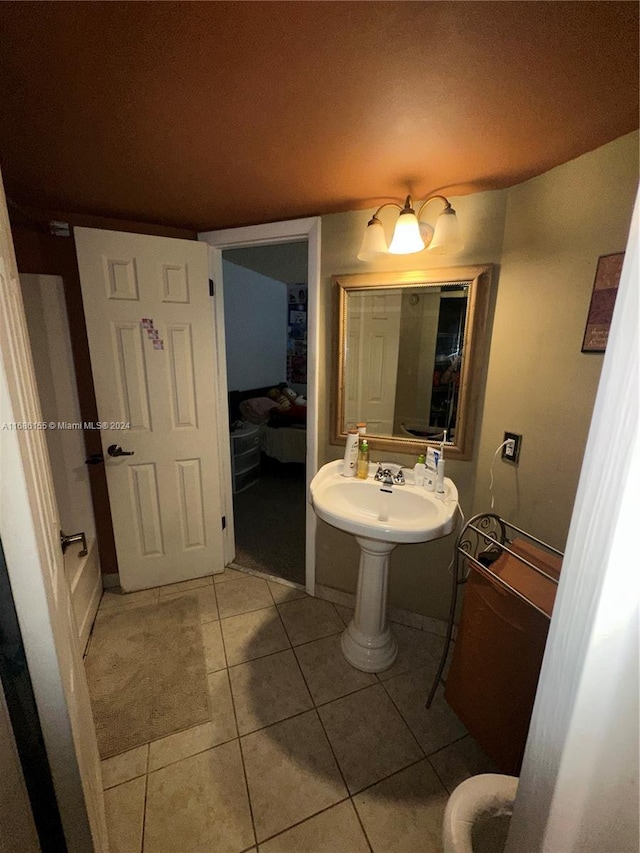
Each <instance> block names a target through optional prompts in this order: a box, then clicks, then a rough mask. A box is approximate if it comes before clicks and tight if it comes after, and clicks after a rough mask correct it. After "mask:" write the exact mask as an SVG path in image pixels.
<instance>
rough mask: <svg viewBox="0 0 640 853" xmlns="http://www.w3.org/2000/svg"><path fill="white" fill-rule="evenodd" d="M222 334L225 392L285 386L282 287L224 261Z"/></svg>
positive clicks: (269, 279)
mask: <svg viewBox="0 0 640 853" xmlns="http://www.w3.org/2000/svg"><path fill="white" fill-rule="evenodd" d="M223 276H224V328H225V337H226V350H227V381H228V387H229V390H230V391H245V390H247V389H248V388H258V387H260V386H263V385H271V384H274V383H277V382H284V381H285V377H286V369H287V286H286V284H283V283H282V282H281V281H276V280H275V279H272V278H267V277H266V276H264V275H260V273H256V272H253V271H252V270H248V269H246V267H240V266H237V265H236V264H232V263H231V262H230V261H227V260H223Z"/></svg>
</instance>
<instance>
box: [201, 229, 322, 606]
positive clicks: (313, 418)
mask: <svg viewBox="0 0 640 853" xmlns="http://www.w3.org/2000/svg"><path fill="white" fill-rule="evenodd" d="M320 223H321V220H320V217H319V216H314V217H309V218H307V219H291V220H287V221H286V222H270V223H267V224H264V225H249V226H246V227H243V228H226V229H223V230H221V231H204V232H202V233H199V234H198V240H201V241H202V242H205V243H207V244H208V245H209V268H210V271H211V278H212V280H213V282H214V296H213V302H214V322H215V326H216V341H217V356H218V357H217V365H216V368H217V376H218V381H217V387H216V396H217V400H216V402H217V411H218V424H217V426H218V430H217V433H218V441H219V451H220V462H221V467H222V471H223V477H222V478H221V495H220V498H221V504H222V506H223V509H224V514H225V516H226V518H227V526H226V529H225V531H224V534H225V539H224V549H225V563H227V562H230V561H231V560H232V559H233V558H234V556H235V538H234V524H233V498H232V491H231V451H230V438H229V419H228V417H227V414H226V413H227V411H228V398H227V391H228V389H227V360H226V345H225V335H224V283H223V275H222V252H223V251H224V249H239V248H249V247H251V246H269V245H274V244H278V243H294V242H301V241H303V240H306V242H307V247H308V250H307V251H308V254H307V286H308V295H307V311H308V314H307V320H308V328H307V335H308V338H307V459H306V486H307V493H308V489H309V484H310V482H311V479H312V478H313V476H314V474H315V473H316V471H317V469H318V381H319V364H320V359H319V351H318V347H319V342H320V335H319V318H320ZM305 519H306V520H305V534H306V536H305V588H306V591H307V593H308V594H309V595H314V594H315V580H316V528H317V519H316V515H315V513H314V511H313V508H312V506H311V504H310V503H309V501H307V502H306V515H305Z"/></svg>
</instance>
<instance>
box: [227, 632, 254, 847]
mask: <svg viewBox="0 0 640 853" xmlns="http://www.w3.org/2000/svg"><path fill="white" fill-rule="evenodd" d="M220 636H221V637H222V647H223V650H224V657H225V660H227V648H226V645H225V642H224V634H223V633H222V629H221V630H220ZM225 672H226V674H227V683H228V685H229V695H230V696H231V707H232V708H233V719H234V722H235V726H236V732H237V733H238V751H239V753H240V762H241V764H242V775H243V776H244V787H245V791H246V793H247V803H248V805H249V816H250V818H251V829H252V830H253V840H254V845H253V846H255V847H256V848H257V846H258V834H257V832H256V821H255V818H254V816H253V804H252V803H251V791H250V790H249V779H248V778H247V767H246V764H245V761H244V752H243V750H242V739H241V737H240V728H239V726H238V713H237V711H236V703H235V699H234V698H233V689H232V687H231V678H230V676H229V667H228V665H227V666H226V667H225ZM234 740H235V738H234ZM247 849H249V850H250V849H251V848H247Z"/></svg>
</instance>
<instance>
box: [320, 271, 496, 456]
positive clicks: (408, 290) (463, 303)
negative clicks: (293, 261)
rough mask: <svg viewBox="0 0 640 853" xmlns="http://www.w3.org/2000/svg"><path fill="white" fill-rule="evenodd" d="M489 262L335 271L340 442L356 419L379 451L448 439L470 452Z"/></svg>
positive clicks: (453, 447)
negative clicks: (381, 271) (338, 273)
mask: <svg viewBox="0 0 640 853" xmlns="http://www.w3.org/2000/svg"><path fill="white" fill-rule="evenodd" d="M490 278H491V268H490V267H488V266H482V267H463V268H452V269H449V270H431V271H428V272H417V271H412V272H408V273H384V274H375V273H367V274H364V275H344V276H334V277H333V283H334V290H335V301H336V312H337V318H336V319H337V326H338V351H337V353H336V354H335V356H336V370H335V371H334V377H335V383H334V385H335V387H334V394H333V398H334V399H333V403H334V418H333V422H334V429H333V435H332V441H334V442H335V443H340V442H341V441H343V440H344V438H345V437H346V432H347V430H348V429H349V428H352V427H353V426H355V424H357V423H358V422H365V423H366V424H367V433H368V435H369V436H370V439H371V444H372V447H373V448H378V449H381V450H396V451H399V452H405V453H412V452H418V453H419V452H420V450H422V451H424V448H425V446H426V445H427V444H428V443H440V442H441V441H442V440H444V438H445V431H446V442H447V447H448V450H449V452H448V455H449V456H450V457H458V458H470V456H471V453H472V447H471V443H472V438H473V431H472V422H473V419H474V415H475V403H476V401H477V395H478V390H479V389H478V382H479V381H480V376H481V374H482V371H480V370H479V362H480V361H481V350H482V339H483V331H484V328H485V323H486V305H487V297H488V289H489V285H490Z"/></svg>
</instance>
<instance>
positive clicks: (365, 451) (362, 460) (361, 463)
mask: <svg viewBox="0 0 640 853" xmlns="http://www.w3.org/2000/svg"><path fill="white" fill-rule="evenodd" d="M356 476H357V478H358V479H359V480H366V479H367V477H368V476H369V442H368V441H367V439H366V438H363V439H362V440H361V442H360V447H359V449H358V471H357V473H356Z"/></svg>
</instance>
